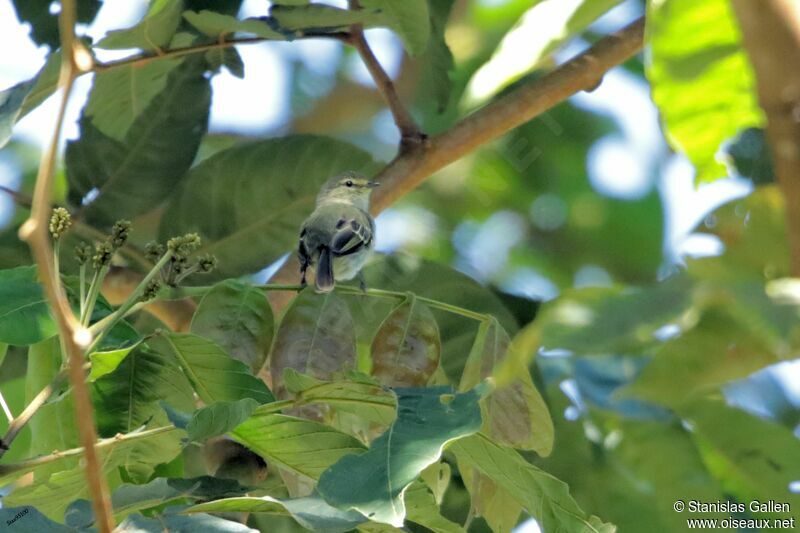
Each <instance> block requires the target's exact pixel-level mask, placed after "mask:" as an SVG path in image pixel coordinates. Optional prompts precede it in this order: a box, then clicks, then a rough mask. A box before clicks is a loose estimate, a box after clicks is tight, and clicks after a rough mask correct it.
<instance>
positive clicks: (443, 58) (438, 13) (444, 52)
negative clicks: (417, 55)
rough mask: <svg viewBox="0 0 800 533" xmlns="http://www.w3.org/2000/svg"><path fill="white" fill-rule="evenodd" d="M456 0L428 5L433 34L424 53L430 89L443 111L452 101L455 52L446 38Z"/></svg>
mask: <svg viewBox="0 0 800 533" xmlns="http://www.w3.org/2000/svg"><path fill="white" fill-rule="evenodd" d="M454 1H455V0H437V1H436V2H431V3H430V5H429V6H428V7H429V9H430V18H431V36H430V40H429V41H428V46H427V48H426V49H425V53H424V54H423V55H422V58H421V59H422V60H423V62H424V63H423V64H424V66H425V72H426V75H427V77H428V79H430V91H431V93H432V94H433V97H434V99H435V100H436V110H437V111H438V112H439V113H441V112H443V111H444V110H445V109H446V108H447V104H448V103H449V102H450V92H451V90H452V86H453V81H452V80H451V78H450V76H451V71H452V70H453V68H454V62H453V54H452V52H450V47H448V46H447V41H446V40H445V30H446V29H447V19H448V17H449V16H450V10H451V9H452V8H453V3H454Z"/></svg>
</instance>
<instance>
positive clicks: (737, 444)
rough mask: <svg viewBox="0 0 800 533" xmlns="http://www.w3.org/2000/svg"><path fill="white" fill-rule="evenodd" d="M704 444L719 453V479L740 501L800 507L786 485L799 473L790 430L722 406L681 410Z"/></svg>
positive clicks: (797, 448)
mask: <svg viewBox="0 0 800 533" xmlns="http://www.w3.org/2000/svg"><path fill="white" fill-rule="evenodd" d="M680 414H681V416H682V417H683V418H685V419H686V420H688V422H689V424H690V425H691V427H692V429H693V431H694V433H695V434H696V435H697V437H698V439H699V440H700V441H701V443H703V444H704V445H707V446H709V447H710V448H712V449H713V450H715V451H716V453H717V454H719V456H720V458H721V460H722V461H721V462H722V463H723V464H720V465H717V468H718V471H717V472H715V473H716V474H717V476H718V477H724V478H727V479H725V481H726V482H727V483H728V485H729V486H730V487H733V488H736V487H737V485H738V487H741V488H742V489H743V490H744V491H745V493H744V494H742V499H741V500H742V501H747V500H752V499H759V500H761V501H766V500H773V501H779V502H786V503H788V504H789V505H790V506H791V508H792V509H797V508H798V506H800V494H797V492H791V491H790V490H789V486H790V484H792V483H795V482H796V481H797V472H800V442H799V441H798V439H797V436H796V435H794V434H793V433H792V431H791V429H789V428H786V427H784V426H781V425H779V424H776V423H774V422H771V421H769V420H764V419H762V418H758V417H756V416H753V415H750V414H748V413H745V412H744V411H740V410H738V409H735V408H733V407H729V406H727V405H725V404H724V403H723V402H721V401H701V402H696V403H694V404H691V405H688V406H686V407H685V408H682V409H681V410H680Z"/></svg>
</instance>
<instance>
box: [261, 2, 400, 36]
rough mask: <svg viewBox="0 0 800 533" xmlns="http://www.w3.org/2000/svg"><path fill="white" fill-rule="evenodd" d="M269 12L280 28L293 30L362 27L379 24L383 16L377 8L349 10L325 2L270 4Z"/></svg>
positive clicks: (331, 29) (329, 29)
mask: <svg viewBox="0 0 800 533" xmlns="http://www.w3.org/2000/svg"><path fill="white" fill-rule="evenodd" d="M269 14H270V16H271V17H272V18H274V19H275V21H277V23H278V24H279V25H280V27H281V29H285V30H290V31H295V30H300V31H301V33H302V31H304V30H317V29H319V30H323V31H335V30H337V29H338V30H344V29H348V28H349V26H351V25H353V24H361V25H362V26H364V27H372V26H379V25H381V24H382V23H384V21H385V17H384V16H383V13H382V12H381V11H380V10H377V9H360V10H357V11H351V10H349V9H341V8H338V7H334V6H328V5H325V4H308V5H304V6H281V5H278V6H272V8H270V10H269Z"/></svg>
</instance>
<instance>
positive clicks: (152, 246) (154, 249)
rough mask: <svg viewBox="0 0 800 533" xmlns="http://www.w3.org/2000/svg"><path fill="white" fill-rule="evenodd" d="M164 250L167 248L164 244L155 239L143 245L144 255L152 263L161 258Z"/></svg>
mask: <svg viewBox="0 0 800 533" xmlns="http://www.w3.org/2000/svg"><path fill="white" fill-rule="evenodd" d="M166 251H167V249H166V248H165V247H164V245H163V244H160V243H158V242H156V241H150V242H148V243H147V244H145V245H144V255H145V257H147V259H148V260H149V261H152V262H153V263H155V262H156V261H158V260H159V259H161V256H162V255H164V252H166Z"/></svg>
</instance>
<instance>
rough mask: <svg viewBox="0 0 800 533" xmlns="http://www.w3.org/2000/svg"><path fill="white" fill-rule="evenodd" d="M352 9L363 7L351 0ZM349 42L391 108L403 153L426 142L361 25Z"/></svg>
mask: <svg viewBox="0 0 800 533" xmlns="http://www.w3.org/2000/svg"><path fill="white" fill-rule="evenodd" d="M350 8H351V9H360V8H361V6H360V5H359V3H358V1H357V0H350ZM348 42H349V43H350V44H352V45H353V48H355V49H356V51H357V52H358V55H359V56H361V60H362V61H363V62H364V66H365V67H367V71H369V75H370V76H371V77H372V80H373V81H374V82H375V86H376V87H377V88H378V92H380V93H381V96H383V99H384V100H386V105H388V106H389V111H391V113H392V117H393V118H394V123H395V124H396V125H397V129H399V130H400V147H401V152H402V151H405V150H406V149H408V148H411V147H413V146H415V145H417V144H420V143H422V142H424V141H425V139H426V136H425V134H424V133H422V131H421V130H420V129H419V126H417V123H416V122H415V121H414V119H413V118H412V117H411V114H410V113H409V112H408V110H407V109H406V107H405V106H404V105H403V102H402V101H401V100H400V97H399V96H398V95H397V90H396V89H395V87H394V83H393V82H392V79H391V78H390V77H389V75H388V74H386V71H385V70H383V67H382V66H381V64H380V62H379V61H378V58H377V57H375V54H374V53H373V52H372V49H371V48H370V47H369V43H367V39H366V38H365V37H364V28H363V27H362V26H361V25H360V24H356V25H354V26H352V27H351V28H350V39H349V40H348Z"/></svg>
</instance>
